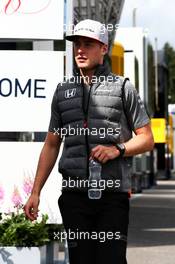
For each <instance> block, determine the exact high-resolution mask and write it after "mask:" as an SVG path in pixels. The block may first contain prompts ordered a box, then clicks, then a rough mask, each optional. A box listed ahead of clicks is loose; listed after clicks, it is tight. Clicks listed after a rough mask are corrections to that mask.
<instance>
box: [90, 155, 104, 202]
mask: <svg viewBox="0 0 175 264" xmlns="http://www.w3.org/2000/svg"><path fill="white" fill-rule="evenodd" d="M101 169H102V167H101V164H100V163H99V162H98V161H96V160H93V159H91V160H90V161H89V189H88V197H89V199H100V198H101V195H102V190H101V189H100V186H99V182H100V180H101Z"/></svg>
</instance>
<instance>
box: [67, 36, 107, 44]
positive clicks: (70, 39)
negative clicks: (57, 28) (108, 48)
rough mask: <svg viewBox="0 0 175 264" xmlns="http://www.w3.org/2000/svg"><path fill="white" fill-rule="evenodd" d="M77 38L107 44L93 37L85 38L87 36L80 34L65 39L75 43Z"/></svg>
mask: <svg viewBox="0 0 175 264" xmlns="http://www.w3.org/2000/svg"><path fill="white" fill-rule="evenodd" d="M77 37H85V38H89V39H93V40H96V41H98V42H100V43H102V44H105V43H104V42H102V41H100V40H99V39H97V38H93V37H91V36H85V35H81V34H79V35H68V36H66V37H65V39H66V40H69V41H75V39H76V38H77Z"/></svg>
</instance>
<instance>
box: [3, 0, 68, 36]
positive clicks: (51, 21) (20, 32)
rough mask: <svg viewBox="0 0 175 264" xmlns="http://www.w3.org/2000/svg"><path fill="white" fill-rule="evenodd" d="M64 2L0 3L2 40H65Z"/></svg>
mask: <svg viewBox="0 0 175 264" xmlns="http://www.w3.org/2000/svg"><path fill="white" fill-rule="evenodd" d="M63 23H64V0H59V1H58V0H30V1H25V0H2V1H0V25H1V27H0V38H15V39H17V38H22V39H63Z"/></svg>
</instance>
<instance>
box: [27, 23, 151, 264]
mask: <svg viewBox="0 0 175 264" xmlns="http://www.w3.org/2000/svg"><path fill="white" fill-rule="evenodd" d="M66 39H67V40H69V41H73V46H74V58H75V62H76V69H75V72H74V76H73V77H72V78H71V79H70V80H67V81H66V82H65V83H62V84H59V85H58V87H57V89H56V91H55V93H54V96H53V101H52V113H51V120H50V125H49V131H48V133H47V136H46V140H45V144H44V147H43V149H42V152H41V155H40V159H39V163H38V168H37V172H36V177H35V182H34V186H33V190H32V194H31V196H30V198H29V200H28V201H27V203H26V205H25V207H24V209H25V213H26V215H27V216H28V217H29V218H30V219H31V220H34V219H36V218H37V211H38V206H39V197H40V192H41V189H42V187H43V185H44V183H45V182H46V180H47V178H48V176H49V174H50V172H51V170H52V168H53V166H54V164H55V161H56V158H57V156H58V153H59V148H60V144H61V140H62V135H63V131H64V136H65V141H64V149H63V153H62V157H61V159H60V161H59V171H60V173H61V174H62V176H63V186H62V187H63V188H62V194H61V196H60V198H59V201H58V203H59V207H60V211H61V214H62V218H63V223H64V226H65V229H66V231H67V234H70V233H71V234H74V235H73V236H72V237H71V236H70V237H68V247H69V259H70V264H106V263H108V264H126V263H127V261H126V246H127V232H128V222H129V220H128V219H129V195H128V192H129V191H130V189H131V167H132V156H134V155H136V154H139V153H143V152H146V151H150V150H152V148H153V146H154V142H153V136H152V132H151V129H150V124H149V122H150V121H149V118H148V116H147V114H146V111H145V109H144V106H143V103H142V102H141V100H140V97H139V95H138V94H137V91H136V89H135V88H134V87H133V85H132V84H131V83H130V82H129V81H128V80H127V81H126V80H124V78H123V77H121V76H116V75H114V74H112V73H111V72H110V70H109V69H108V66H107V65H105V63H104V55H105V54H106V53H107V51H108V32H107V30H106V29H105V27H104V25H103V24H101V23H100V22H97V21H94V20H89V19H88V20H83V21H81V22H80V23H78V24H77V25H76V26H75V28H74V32H73V34H72V35H71V36H67V37H66ZM132 131H133V132H134V133H135V135H134V137H132ZM102 132H103V133H102ZM90 159H94V160H96V161H98V162H99V163H100V164H101V179H102V181H103V183H104V185H105V188H104V190H103V191H102V197H101V198H100V199H96V200H93V199H89V197H88V179H89V161H90ZM72 182H73V183H74V184H72ZM70 183H71V184H70ZM83 183H84V184H83Z"/></svg>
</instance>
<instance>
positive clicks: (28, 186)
mask: <svg viewBox="0 0 175 264" xmlns="http://www.w3.org/2000/svg"><path fill="white" fill-rule="evenodd" d="M32 187H33V180H32V179H31V177H30V176H29V177H25V178H24V182H23V190H24V192H25V194H27V195H29V194H31V191H32Z"/></svg>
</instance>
